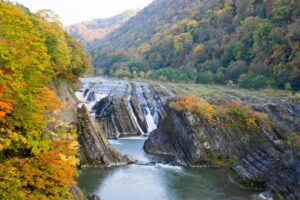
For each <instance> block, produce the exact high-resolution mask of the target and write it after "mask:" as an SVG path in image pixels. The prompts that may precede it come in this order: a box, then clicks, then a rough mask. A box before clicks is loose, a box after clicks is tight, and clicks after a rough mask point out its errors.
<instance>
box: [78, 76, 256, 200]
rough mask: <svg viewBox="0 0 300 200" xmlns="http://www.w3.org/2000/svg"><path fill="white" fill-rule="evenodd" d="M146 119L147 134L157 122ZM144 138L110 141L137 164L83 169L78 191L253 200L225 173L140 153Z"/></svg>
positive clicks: (119, 199) (146, 198) (115, 197)
mask: <svg viewBox="0 0 300 200" xmlns="http://www.w3.org/2000/svg"><path fill="white" fill-rule="evenodd" d="M85 82H86V81H85ZM102 82H103V81H102ZM101 84H102V83H101ZM99 87H100V86H99ZM107 87H108V86H106V87H105V88H107ZM123 88H124V87H123ZM98 91H99V90H98ZM82 93H83V90H82V91H81V93H77V96H78V97H79V99H80V98H81V99H82V97H83V96H82ZM108 93H110V91H107V90H105V91H104V90H103V93H101V92H100V93H99V92H98V97H99V98H101V95H103V96H105V95H107V94H108ZM83 101H86V99H84V100H83ZM93 101H96V100H93ZM85 103H87V105H89V104H90V102H85ZM94 103H95V102H94ZM94 103H93V104H94ZM90 107H91V106H90ZM147 114H149V111H145V115H147ZM147 118H149V119H148V120H147V121H148V129H150V130H149V132H150V131H151V130H152V129H154V128H156V126H155V125H154V124H153V122H154V121H156V120H155V119H151V116H150V117H149V116H148V117H146V119H147ZM145 135H147V134H145ZM146 137H147V136H137V137H128V138H121V139H113V140H112V139H111V140H109V142H110V143H111V144H112V146H114V147H115V148H116V149H118V150H119V151H120V152H122V153H123V154H128V155H130V156H131V157H133V158H134V159H136V160H137V162H136V163H135V164H132V165H128V166H122V167H115V168H110V169H83V170H81V173H80V176H79V178H78V184H79V187H80V188H81V189H83V190H84V191H85V192H86V193H87V194H96V195H98V196H100V197H101V199H102V200H250V199H252V196H253V195H254V192H253V191H250V190H244V189H240V188H239V187H238V186H236V185H235V184H233V183H231V182H230V181H229V179H228V177H227V175H226V172H225V170H224V169H207V168H203V169H188V168H182V167H180V166H174V165H172V164H170V163H168V162H167V159H166V158H161V157H158V156H154V155H151V154H148V153H146V152H145V151H144V150H143V144H144V142H145V140H146Z"/></svg>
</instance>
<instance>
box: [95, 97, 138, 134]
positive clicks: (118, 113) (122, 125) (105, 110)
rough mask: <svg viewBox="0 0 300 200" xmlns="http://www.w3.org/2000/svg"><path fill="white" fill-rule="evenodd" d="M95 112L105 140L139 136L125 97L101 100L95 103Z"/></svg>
mask: <svg viewBox="0 0 300 200" xmlns="http://www.w3.org/2000/svg"><path fill="white" fill-rule="evenodd" d="M95 110H96V116H97V121H98V122H99V123H100V125H101V127H102V129H103V130H104V133H105V136H106V137H107V138H119V137H126V136H138V135H141V132H140V131H139V129H138V127H137V125H136V123H135V121H134V119H133V116H132V114H131V111H130V108H129V105H128V100H127V99H126V98H125V97H119V96H113V97H106V98H103V99H101V101H99V102H97V103H96V105H95Z"/></svg>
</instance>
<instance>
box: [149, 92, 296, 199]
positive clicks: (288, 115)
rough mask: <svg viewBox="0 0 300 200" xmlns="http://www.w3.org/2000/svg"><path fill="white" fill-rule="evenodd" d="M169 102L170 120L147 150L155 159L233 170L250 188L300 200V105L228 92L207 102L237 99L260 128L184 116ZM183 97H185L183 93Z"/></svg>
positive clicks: (167, 118) (151, 138)
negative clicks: (255, 117)
mask: <svg viewBox="0 0 300 200" xmlns="http://www.w3.org/2000/svg"><path fill="white" fill-rule="evenodd" d="M161 95H162V96H164V97H160V98H164V99H169V100H165V101H164V115H162V116H163V118H162V121H161V123H160V126H159V128H158V129H157V130H155V131H153V132H152V133H151V134H150V136H149V138H148V140H147V141H146V142H145V145H144V148H145V150H146V151H147V152H149V153H153V154H162V155H170V156H172V157H173V158H174V160H175V161H176V162H177V163H179V164H181V165H183V166H187V167H220V166H231V167H229V170H228V171H229V174H230V175H231V177H233V178H234V179H235V180H236V181H237V182H238V183H240V184H242V185H243V186H245V187H255V188H264V189H265V190H266V191H267V192H268V193H269V194H273V196H275V197H278V198H279V199H280V198H281V199H293V200H294V199H299V198H300V196H299V191H300V190H299V189H300V185H299V180H300V179H299V171H300V168H299V164H300V160H299V146H298V145H299V135H300V129H299V124H300V123H299V122H300V112H299V106H298V105H299V104H297V102H293V101H288V100H287V99H284V98H280V99H278V98H273V97H271V96H268V95H262V94H260V93H244V92H240V91H230V92H224V93H223V94H218V95H217V96H213V95H212V96H210V97H207V101H208V102H210V103H211V104H214V105H215V106H216V107H218V106H219V107H218V109H219V110H222V109H224V107H223V106H222V105H221V106H220V104H223V103H224V102H228V101H230V100H234V101H237V102H242V104H243V105H244V106H249V107H251V110H253V111H255V112H257V113H258V115H259V116H260V118H259V120H258V121H257V124H258V129H255V130H252V129H248V128H246V126H244V125H243V124H240V123H241V121H240V119H237V120H235V121H230V120H228V116H224V115H223V116H215V118H214V122H213V123H211V122H210V121H208V120H207V119H206V118H204V117H195V116H194V115H192V114H191V113H189V112H179V111H177V110H176V109H174V108H173V107H172V106H169V105H170V102H171V100H170V99H172V98H173V97H172V98H171V96H172V95H170V94H165V95H164V94H161ZM177 95H182V94H177Z"/></svg>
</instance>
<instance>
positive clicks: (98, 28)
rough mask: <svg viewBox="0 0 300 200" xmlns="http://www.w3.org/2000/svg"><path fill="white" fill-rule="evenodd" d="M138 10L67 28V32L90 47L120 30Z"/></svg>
mask: <svg viewBox="0 0 300 200" xmlns="http://www.w3.org/2000/svg"><path fill="white" fill-rule="evenodd" d="M137 11H138V10H127V11H125V12H124V13H121V14H119V15H116V16H114V17H111V18H107V19H101V18H99V19H94V20H92V21H86V22H81V23H78V24H73V25H71V26H67V27H65V29H66V31H67V32H69V33H70V34H71V35H72V36H74V37H77V38H78V39H79V41H80V42H81V43H82V44H83V45H84V46H85V47H88V46H89V45H90V44H91V43H92V42H93V41H94V40H96V39H102V38H103V37H105V36H106V35H107V34H109V33H111V32H112V31H114V30H115V29H117V28H119V27H120V26H121V25H122V24H124V23H125V22H126V21H128V19H130V18H131V17H133V16H134V15H136V13H137Z"/></svg>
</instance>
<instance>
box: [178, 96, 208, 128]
mask: <svg viewBox="0 0 300 200" xmlns="http://www.w3.org/2000/svg"><path fill="white" fill-rule="evenodd" d="M176 109H177V110H179V111H184V112H191V113H192V114H193V115H194V116H195V117H205V118H206V119H207V120H208V121H209V122H213V114H214V107H213V106H212V105H211V104H209V103H208V102H206V101H204V100H203V99H201V98H200V97H198V96H185V97H183V98H180V99H179V100H177V101H176Z"/></svg>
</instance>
